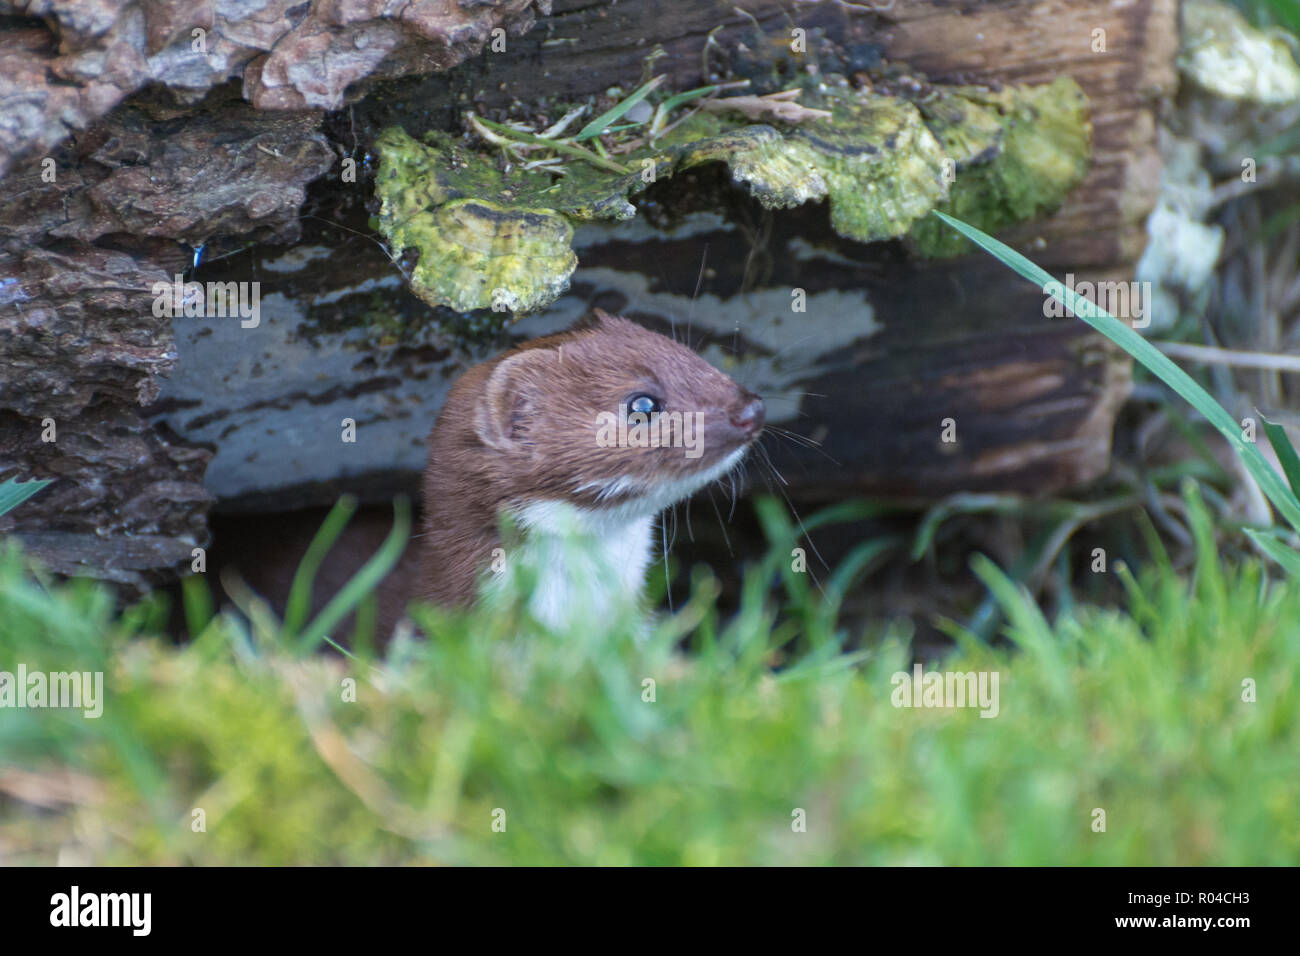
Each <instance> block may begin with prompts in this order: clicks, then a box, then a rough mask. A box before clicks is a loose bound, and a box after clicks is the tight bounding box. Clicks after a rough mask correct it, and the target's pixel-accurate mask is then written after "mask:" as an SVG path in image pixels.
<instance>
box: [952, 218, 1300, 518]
mask: <svg viewBox="0 0 1300 956" xmlns="http://www.w3.org/2000/svg"><path fill="white" fill-rule="evenodd" d="M934 214H935V215H936V216H938V217H939V218H940V219H942V220H943V221H944V222H946V223H947V224H948V225H950V226H952V227H953V228H954V229H956V230H957V231H958V232H960V233H961V234H962V235H963V236H965V237H966V238H968V239H970V240H971V242H973V243H975V244H976V245H977V246H979V247H980V248H981V249H983V250H984V251H985V252H987V253H989V254H990V255H992V256H993V257H994V258H995V259H997V260H998V261H1000V262H1001V263H1002V264H1003V265H1005V266H1008V267H1009V268H1011V269H1012V270H1014V271H1015V272H1018V273H1019V274H1020V275H1021V276H1023V277H1024V278H1026V279H1028V280H1029V281H1030V282H1033V283H1035V284H1036V285H1038V287H1039V288H1041V289H1042V290H1043V292H1044V293H1045V294H1047V295H1051V296H1053V297H1054V298H1055V299H1056V300H1057V301H1059V302H1061V303H1063V304H1064V305H1066V306H1067V307H1068V308H1069V309H1070V310H1071V311H1072V312H1073V313H1074V314H1075V315H1076V316H1078V317H1079V318H1080V319H1082V320H1083V321H1084V322H1087V323H1088V324H1089V325H1090V326H1092V327H1093V328H1094V329H1096V330H1097V331H1098V332H1100V333H1101V334H1102V335H1104V336H1106V337H1107V338H1108V339H1110V340H1111V341H1112V342H1114V343H1115V344H1116V345H1118V346H1119V347H1120V348H1122V349H1123V350H1124V351H1126V352H1128V354H1129V355H1131V356H1133V358H1134V359H1136V360H1137V361H1138V362H1141V363H1142V364H1143V365H1144V366H1146V368H1147V369H1148V370H1149V371H1150V372H1151V373H1152V374H1153V375H1155V376H1156V377H1157V378H1159V379H1160V380H1161V381H1162V382H1164V383H1165V384H1166V385H1168V386H1169V387H1170V388H1172V389H1173V390H1174V391H1175V392H1177V393H1178V394H1179V395H1181V396H1182V397H1183V398H1184V399H1185V400H1186V401H1187V402H1188V403H1189V404H1190V405H1191V406H1192V407H1193V408H1195V409H1196V410H1197V411H1198V412H1200V413H1201V414H1202V415H1204V416H1205V418H1206V419H1207V420H1208V421H1209V422H1210V424H1211V425H1213V426H1214V427H1215V428H1217V429H1218V430H1219V432H1220V433H1221V434H1222V435H1223V437H1224V438H1226V439H1227V440H1228V443H1229V444H1231V445H1232V447H1233V448H1234V449H1235V450H1236V452H1237V454H1238V455H1240V456H1241V459H1242V461H1243V462H1244V463H1245V465H1246V468H1247V470H1248V471H1249V472H1250V474H1251V476H1252V477H1253V478H1254V479H1255V481H1256V482H1258V483H1259V487H1260V490H1262V491H1263V492H1264V494H1265V495H1266V496H1268V500H1269V501H1271V502H1272V503H1273V506H1274V507H1275V508H1277V510H1278V513H1279V514H1281V515H1282V516H1283V517H1285V518H1286V520H1287V521H1288V522H1289V523H1290V524H1291V526H1292V527H1293V528H1295V529H1296V530H1297V531H1300V500H1298V499H1297V498H1296V495H1295V493H1294V492H1293V491H1292V490H1291V489H1290V488H1288V487H1287V485H1286V483H1285V482H1284V481H1283V480H1282V477H1281V476H1280V475H1279V474H1278V473H1277V472H1276V471H1274V470H1273V466H1272V465H1270V464H1269V463H1268V460H1267V459H1266V458H1265V457H1264V456H1263V454H1261V453H1260V450H1259V449H1258V448H1256V447H1255V445H1254V443H1252V442H1248V441H1246V440H1245V439H1244V438H1242V436H1241V427H1240V426H1239V425H1238V424H1237V423H1236V422H1235V421H1233V419H1232V416H1231V415H1229V414H1228V412H1227V410H1225V409H1224V408H1223V406H1222V405H1220V404H1219V403H1218V402H1216V401H1215V400H1214V397H1213V396H1211V395H1210V393H1209V392H1207V391H1206V390H1205V389H1203V388H1202V387H1201V386H1200V385H1199V384H1197V382H1196V381H1195V380H1194V379H1193V378H1192V377H1191V376H1190V375H1188V374H1187V373H1186V372H1184V371H1183V370H1182V369H1181V368H1179V367H1178V366H1177V365H1175V364H1174V363H1173V362H1172V361H1170V360H1169V359H1168V358H1167V357H1165V355H1164V354H1162V353H1161V352H1160V350H1159V349H1157V348H1156V347H1155V346H1154V345H1152V344H1151V343H1150V342H1148V341H1147V340H1146V339H1144V338H1143V337H1142V336H1140V335H1138V333H1136V332H1134V331H1133V330H1132V329H1131V328H1129V327H1128V326H1127V325H1125V324H1124V323H1123V322H1121V321H1120V320H1119V319H1117V318H1115V317H1114V316H1113V315H1111V314H1110V313H1109V312H1107V311H1106V310H1105V309H1102V308H1100V307H1099V306H1096V305H1094V304H1093V303H1092V302H1090V301H1088V300H1087V299H1085V298H1084V297H1083V296H1081V295H1079V294H1078V293H1076V292H1075V291H1074V290H1073V289H1067V288H1066V287H1065V286H1064V285H1063V284H1062V283H1060V282H1058V281H1057V280H1055V279H1053V278H1052V276H1051V275H1050V274H1048V272H1047V271H1046V270H1045V269H1042V268H1041V267H1039V266H1037V265H1035V264H1034V263H1033V262H1030V261H1029V260H1028V259H1026V258H1025V257H1024V256H1022V255H1021V254H1020V253H1018V252H1016V251H1015V250H1014V249H1012V248H1010V247H1009V246H1007V245H1005V244H1003V243H1001V242H999V241H998V240H996V239H994V238H993V237H992V236H990V235H988V234H986V233H984V232H981V231H980V230H979V229H976V228H975V227H974V226H970V225H967V224H966V223H964V222H962V221H961V220H959V219H954V218H952V217H951V216H946V215H944V214H943V213H941V212H938V211H937V210H936V211H935V213H934Z"/></svg>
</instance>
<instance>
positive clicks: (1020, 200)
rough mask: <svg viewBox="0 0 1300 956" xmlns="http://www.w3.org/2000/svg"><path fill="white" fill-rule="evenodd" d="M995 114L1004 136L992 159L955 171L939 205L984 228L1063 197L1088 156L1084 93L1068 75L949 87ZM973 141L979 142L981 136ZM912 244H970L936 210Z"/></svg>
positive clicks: (936, 247) (955, 247) (937, 251)
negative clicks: (998, 85) (997, 85)
mask: <svg viewBox="0 0 1300 956" xmlns="http://www.w3.org/2000/svg"><path fill="white" fill-rule="evenodd" d="M949 95H950V96H951V97H952V98H953V99H957V100H965V101H966V102H968V103H969V104H970V106H971V107H972V108H974V109H977V110H978V109H983V110H992V111H995V112H996V114H997V115H998V116H999V117H1000V120H1001V125H1002V136H1001V140H1000V142H999V143H997V147H996V149H994V151H993V153H992V154H991V158H990V159H989V160H988V161H986V162H982V163H972V164H971V165H970V166H969V167H968V168H966V169H963V168H962V166H961V164H960V163H958V166H957V174H956V177H955V180H954V182H953V184H952V189H951V190H950V194H949V197H948V200H947V201H946V202H944V203H942V204H940V205H939V206H938V207H937V208H938V209H939V211H940V212H945V213H948V214H949V215H951V216H955V217H956V218H958V219H961V220H963V221H965V222H969V223H971V224H972V225H975V226H978V227H979V228H980V229H982V230H984V231H985V232H994V231H996V230H999V229H1002V228H1004V227H1005V226H1008V225H1010V224H1011V223H1014V222H1021V221H1024V220H1028V219H1034V218H1037V217H1038V216H1041V215H1043V214H1044V213H1047V212H1050V211H1052V210H1054V209H1055V208H1057V207H1058V206H1059V205H1060V204H1061V200H1062V199H1064V198H1065V194H1066V193H1067V192H1068V191H1069V190H1070V188H1071V187H1073V186H1074V185H1076V184H1077V183H1078V182H1079V181H1080V180H1082V179H1083V177H1084V174H1085V173H1086V172H1087V171H1088V164H1089V162H1090V160H1091V158H1092V124H1091V122H1089V120H1088V100H1087V97H1086V96H1084V94H1083V91H1082V90H1081V89H1079V85H1078V84H1077V83H1075V82H1074V80H1072V79H1070V78H1069V77H1058V78H1057V79H1056V80H1054V81H1052V82H1051V83H1049V84H1047V85H1046V86H1009V87H1004V88H1003V89H1001V90H997V91H993V90H988V89H985V88H982V87H964V88H960V89H957V90H953V91H952V92H951V93H950V94H949ZM973 145H975V146H977V145H978V141H976V142H975V143H974V144H973ZM912 238H913V240H914V241H915V244H916V247H917V248H918V249H919V250H920V251H921V252H922V253H924V254H926V255H931V256H945V255H955V254H957V253H960V252H965V251H967V250H968V249H969V248H970V246H969V243H968V242H967V240H966V239H964V238H962V237H961V236H959V235H957V234H956V233H954V232H953V231H952V230H951V229H949V228H948V227H947V226H945V225H943V224H942V223H941V222H939V221H938V220H937V219H934V218H933V217H931V218H927V219H925V220H923V221H922V222H919V223H918V224H917V225H916V227H915V228H914V229H913V230H912Z"/></svg>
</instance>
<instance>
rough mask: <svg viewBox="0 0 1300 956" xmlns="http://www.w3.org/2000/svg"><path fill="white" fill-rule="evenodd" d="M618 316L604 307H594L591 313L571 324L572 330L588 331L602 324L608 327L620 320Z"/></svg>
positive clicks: (570, 328)
mask: <svg viewBox="0 0 1300 956" xmlns="http://www.w3.org/2000/svg"><path fill="white" fill-rule="evenodd" d="M618 321H619V319H618V316H615V315H610V314H609V313H608V312H606V311H605V310H604V309H592V310H591V312H590V314H588V315H584V316H583V317H582V318H580V319H578V320H577V321H576V322H574V323H573V325H571V326H569V331H570V332H586V331H589V330H591V329H598V328H600V327H602V326H605V327H608V326H609V325H610V324H612V323H616V322H618Z"/></svg>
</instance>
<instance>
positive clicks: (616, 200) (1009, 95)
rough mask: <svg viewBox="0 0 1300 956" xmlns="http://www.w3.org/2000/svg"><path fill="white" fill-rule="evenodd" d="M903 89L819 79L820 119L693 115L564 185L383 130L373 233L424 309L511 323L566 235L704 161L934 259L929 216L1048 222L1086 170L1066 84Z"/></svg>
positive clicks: (775, 197) (579, 159) (548, 294)
mask: <svg viewBox="0 0 1300 956" xmlns="http://www.w3.org/2000/svg"><path fill="white" fill-rule="evenodd" d="M897 85H898V86H900V87H901V89H903V90H904V92H902V93H898V94H895V95H890V94H888V93H887V92H881V91H879V90H877V89H871V88H868V89H862V90H855V89H852V88H850V87H849V85H848V84H847V83H846V82H844V81H842V80H836V79H835V78H830V77H827V78H825V79H824V80H823V81H822V82H820V83H818V84H817V85H816V86H812V85H809V86H808V87H807V88H805V89H803V90H802V91H801V99H799V106H801V107H806V108H807V109H808V110H824V111H826V112H828V113H829V114H830V115H829V116H825V115H823V114H819V113H811V112H809V113H806V114H805V115H803V116H801V117H799V118H798V119H796V120H790V121H788V122H774V123H772V124H767V123H757V122H753V121H752V120H750V119H748V118H747V115H749V114H752V113H753V112H754V110H753V104H752V103H751V104H750V107H751V108H750V110H749V111H748V113H746V111H745V110H743V109H742V108H741V107H740V106H739V105H737V106H736V107H734V108H733V107H731V106H730V105H728V104H727V103H726V101H725V100H723V101H721V104H722V105H724V106H726V107H727V110H728V111H727V112H723V113H719V112H706V111H699V112H696V113H695V114H694V115H692V116H690V117H689V118H688V119H686V120H684V121H682V122H679V123H677V124H676V125H675V126H673V127H672V129H671V131H670V132H668V133H666V134H665V135H663V136H661V137H659V138H658V140H657V141H655V142H653V143H649V142H646V141H645V140H646V137H644V136H643V137H642V140H641V141H640V142H633V141H627V142H626V144H625V145H624V146H623V147H622V148H621V149H619V148H615V147H616V145H617V144H616V142H615V140H616V139H617V134H611V135H612V136H613V137H614V138H613V139H611V140H610V144H611V145H610V155H609V156H608V157H605V156H602V157H600V158H599V159H597V157H596V156H595V155H594V154H590V153H584V152H583V150H582V149H578V148H577V145H576V144H572V143H568V144H566V145H565V146H563V147H562V148H557V149H556V150H555V152H557V153H558V154H559V155H560V156H561V158H562V159H563V170H562V172H563V175H560V176H559V177H558V178H553V176H554V174H553V173H545V172H540V171H536V170H534V171H528V170H525V169H522V168H521V166H522V165H524V164H521V163H519V162H511V163H509V165H508V166H507V167H506V169H505V170H504V171H503V170H502V169H499V168H498V166H497V164H496V162H495V158H494V157H489V156H487V155H483V154H480V153H477V152H475V151H472V150H470V149H468V148H467V147H466V146H465V145H464V144H463V143H461V142H459V141H457V140H455V139H453V138H452V137H450V136H447V135H444V134H439V133H430V134H427V135H426V136H425V138H424V141H423V142H419V141H416V140H414V139H412V138H411V137H410V136H408V135H407V134H406V133H405V132H404V131H402V130H401V129H397V128H392V129H388V130H386V131H385V132H384V133H383V134H382V135H381V136H380V137H379V139H378V140H377V142H376V146H377V148H378V152H379V155H380V168H379V171H378V176H377V181H376V191H377V194H378V196H379V198H380V199H381V203H382V205H381V210H380V214H379V217H378V226H379V228H380V230H381V231H382V232H383V233H384V234H385V235H386V236H387V237H388V240H389V242H390V244H391V245H392V247H393V249H394V251H396V252H399V253H400V252H403V251H408V250H418V252H419V261H418V263H417V264H416V265H415V267H414V270H413V274H412V278H411V285H412V288H413V290H414V291H415V292H416V294H417V295H419V296H420V297H421V298H423V299H424V300H425V301H427V302H429V303H431V304H435V305H443V306H448V307H450V308H452V309H455V310H457V311H460V312H465V311H470V310H474V309H488V308H490V309H494V310H497V311H502V310H508V311H510V312H513V313H515V314H520V313H525V312H530V311H534V310H536V309H540V308H543V307H545V306H546V305H548V304H549V303H550V302H552V301H554V299H555V298H556V297H558V296H559V295H560V294H561V293H562V292H563V291H564V290H565V288H567V286H568V282H569V277H570V275H571V274H572V273H573V270H574V268H575V267H576V265H577V259H576V257H575V256H574V254H573V250H572V248H571V246H570V240H571V238H572V230H573V224H574V223H578V222H585V221H590V220H595V219H627V218H630V217H632V216H634V215H635V214H636V208H635V207H634V206H633V205H632V203H631V201H630V200H631V199H632V198H633V197H635V196H636V195H637V194H638V193H640V192H641V191H642V190H643V189H645V188H646V186H647V185H649V184H650V183H651V182H655V181H657V180H661V179H665V178H668V177H671V176H672V175H673V174H675V173H676V172H679V171H681V170H684V169H688V168H690V167H693V166H698V165H701V164H704V163H710V162H723V163H726V164H727V165H728V167H729V169H730V172H731V176H732V178H733V180H734V181H735V182H737V183H738V184H741V185H743V186H744V187H745V188H746V189H748V190H749V191H750V192H751V193H752V194H753V195H754V196H755V198H756V199H757V200H758V201H759V202H760V203H762V204H763V205H764V206H767V207H769V208H788V207H791V206H797V205H801V204H803V203H806V202H809V201H821V200H824V201H826V202H827V204H828V206H829V209H830V216H831V224H832V226H833V228H834V229H835V230H836V231H837V232H838V233H840V234H841V235H843V236H846V237H848V238H851V239H856V240H858V241H860V242H874V241H878V240H883V239H890V238H895V237H899V236H904V235H909V234H910V235H911V236H913V237H914V238H915V240H916V242H917V244H918V245H919V246H920V248H921V249H922V250H923V251H926V252H928V253H932V254H945V253H949V252H953V251H958V250H959V249H960V246H959V245H958V244H956V243H954V242H953V241H952V239H951V238H950V234H949V233H947V232H941V231H940V230H939V229H937V228H935V227H934V226H932V225H931V222H932V219H930V218H927V217H928V214H929V212H930V211H931V210H933V209H935V208H941V209H944V210H945V211H951V212H952V213H953V214H955V215H958V216H960V217H962V218H964V219H968V220H970V221H972V222H974V223H975V224H977V225H979V226H980V227H981V228H984V229H986V230H988V229H996V228H998V227H1000V226H1002V225H1005V224H1007V223H1009V222H1013V221H1017V220H1020V219H1026V218H1030V217H1032V216H1035V215H1038V214H1040V213H1042V212H1043V211H1045V210H1049V209H1052V208H1054V207H1055V206H1056V205H1058V204H1059V203H1060V201H1061V198H1062V197H1063V196H1064V194H1065V192H1066V191H1067V190H1068V189H1069V188H1070V187H1071V186H1073V185H1074V184H1075V183H1077V182H1078V181H1079V179H1081V178H1082V176H1083V173H1084V171H1085V170H1086V168H1087V163H1088V159H1089V153H1090V141H1091V127H1090V125H1089V123H1088V119H1087V100H1086V98H1085V97H1084V96H1083V93H1082V92H1081V91H1080V90H1079V88H1078V86H1077V85H1076V84H1075V83H1074V81H1072V80H1069V79H1059V80H1057V81H1055V82H1054V83H1052V84H1050V85H1048V86H1043V87H1006V88H1003V89H1000V90H996V91H994V90H990V89H985V88H982V87H936V86H932V85H929V84H924V83H915V82H914V83H905V84H897ZM749 99H750V100H753V99H754V98H753V97H750V98H749ZM711 105H718V104H711ZM489 126H490V128H489V129H485V128H483V127H480V132H482V133H483V135H485V136H495V137H498V142H501V141H502V138H504V146H506V147H507V148H508V147H510V146H511V145H512V144H511V143H510V142H509V139H510V137H511V136H512V135H517V136H519V137H520V139H521V141H523V142H526V143H527V148H528V149H529V150H531V151H532V152H529V153H528V156H530V157H531V156H535V155H537V150H538V148H539V146H542V148H543V153H542V154H543V155H544V154H545V151H546V150H547V149H549V147H545V146H544V141H543V142H542V143H539V137H537V136H536V135H533V134H523V133H515V132H514V131H513V130H511V129H510V128H509V127H503V126H500V125H499V124H489ZM642 132H643V131H642ZM628 135H632V134H628ZM584 155H585V156H586V157H587V158H586V159H584V158H583V156H584ZM513 158H514V159H518V155H515V156H514V157H513ZM587 160H591V161H587ZM615 170H621V171H615ZM950 184H951V185H950Z"/></svg>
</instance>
